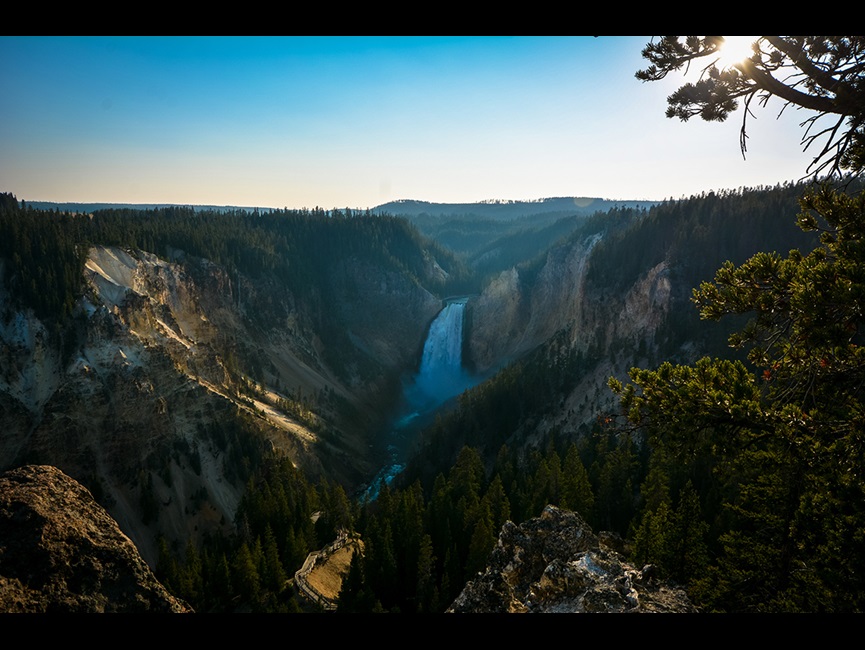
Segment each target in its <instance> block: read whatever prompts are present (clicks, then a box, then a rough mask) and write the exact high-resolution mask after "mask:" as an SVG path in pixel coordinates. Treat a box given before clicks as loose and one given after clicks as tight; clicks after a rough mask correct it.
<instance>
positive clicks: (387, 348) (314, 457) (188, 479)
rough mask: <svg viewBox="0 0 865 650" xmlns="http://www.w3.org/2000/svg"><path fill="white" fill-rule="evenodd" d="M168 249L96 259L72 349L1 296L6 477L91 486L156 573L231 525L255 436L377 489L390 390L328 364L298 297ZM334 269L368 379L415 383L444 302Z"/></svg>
mask: <svg viewBox="0 0 865 650" xmlns="http://www.w3.org/2000/svg"><path fill="white" fill-rule="evenodd" d="M169 253H170V254H171V256H172V258H173V261H169V260H167V259H162V258H159V257H157V256H155V255H152V254H150V253H146V252H142V251H129V250H123V249H119V248H111V247H95V248H93V249H92V250H91V251H90V253H89V256H88V259H87V262H86V267H85V274H86V279H87V290H86V292H85V296H84V297H83V298H82V299H81V300H80V302H79V305H78V308H77V310H78V311H77V316H76V318H75V321H74V323H73V324H72V326H70V327H67V330H66V332H65V334H64V340H63V341H62V343H58V342H57V341H56V340H54V339H52V337H51V336H50V335H49V332H48V331H47V330H46V328H45V326H44V325H43V324H42V323H41V322H39V320H37V319H36V318H34V317H33V315H32V313H29V312H19V311H14V310H12V309H11V308H10V306H9V303H8V298H7V297H6V295H5V293H0V299H2V301H0V307H2V308H0V412H2V414H3V422H4V431H3V433H2V436H0V469H5V468H10V467H14V466H17V465H20V464H22V463H25V462H39V463H47V464H52V465H56V466H57V467H60V468H61V469H62V470H63V471H65V472H67V473H68V474H70V475H71V476H73V477H74V478H76V479H78V480H81V481H82V482H83V483H85V484H86V485H88V486H89V487H91V489H93V490H94V492H95V493H96V494H97V496H98V497H99V499H100V501H101V502H102V503H104V504H106V506H107V507H108V510H109V512H110V513H111V515H112V516H113V517H114V518H115V519H116V520H117V521H118V522H119V523H120V525H121V527H122V528H123V530H124V531H125V532H126V533H127V534H128V535H129V536H130V537H132V539H133V540H134V541H135V542H136V544H137V545H138V546H139V548H140V549H141V551H142V554H143V555H144V557H145V558H146V559H147V560H148V561H149V562H151V563H153V562H154V561H155V559H156V548H155V542H154V539H155V535H156V534H157V533H159V534H162V535H164V536H165V537H166V538H167V539H168V540H169V541H174V542H177V543H178V544H180V545H181V548H182V546H183V545H185V543H186V540H188V539H190V538H197V537H199V536H200V535H202V534H203V533H204V532H206V531H208V530H213V529H214V528H219V527H226V528H227V527H228V526H230V525H231V522H232V521H233V518H234V512H235V510H236V508H237V505H238V502H239V499H240V496H241V494H242V491H243V488H244V486H243V485H242V483H243V481H242V480H240V479H239V477H238V472H237V465H238V464H239V463H240V462H242V457H243V453H244V452H243V449H242V448H243V444H244V443H243V436H244V435H250V433H251V432H255V431H257V432H259V433H260V434H262V435H264V436H266V437H267V439H268V440H269V441H270V445H271V447H272V448H273V449H274V450H275V451H277V452H278V453H282V454H285V455H287V456H288V457H289V458H291V460H292V461H293V462H294V463H295V465H297V466H300V467H302V468H303V469H304V470H306V472H307V473H308V475H310V476H311V477H315V476H316V475H321V474H325V475H327V476H328V477H330V478H331V479H336V480H339V481H341V482H342V483H343V484H344V485H347V486H349V487H350V486H351V485H353V484H358V483H360V482H361V481H362V480H364V479H365V478H366V477H368V476H371V475H372V474H373V473H374V471H375V469H376V467H375V463H374V459H372V458H370V455H369V453H370V452H369V449H370V445H369V439H368V436H369V434H370V431H371V429H372V427H373V425H374V423H375V421H376V417H378V415H379V414H378V413H376V412H375V408H374V407H370V404H376V403H381V400H382V399H385V398H386V396H383V395H382V392H383V391H384V390H385V389H386V388H387V386H386V382H384V381H382V382H381V383H380V384H376V383H375V382H369V383H368V382H364V381H363V380H362V376H363V374H362V373H361V372H360V371H357V372H356V371H355V370H356V369H354V368H352V367H351V366H350V365H348V364H347V365H348V367H344V368H334V367H333V364H332V363H328V362H327V360H326V359H327V355H326V352H327V351H326V349H325V348H326V341H323V340H322V337H321V336H320V335H319V334H320V333H319V331H317V329H316V326H315V314H314V313H310V310H309V306H308V305H304V304H298V301H297V299H296V297H295V296H293V295H291V293H290V292H288V291H287V290H286V289H285V288H283V287H280V286H277V285H276V284H275V283H273V282H272V281H268V280H267V279H258V280H252V279H250V278H246V277H244V276H241V275H237V274H229V273H227V272H226V271H225V270H224V269H222V268H220V267H218V266H216V265H214V264H211V263H209V262H207V261H206V260H199V259H187V258H186V256H184V255H183V253H182V252H180V251H169ZM337 267H338V268H337ZM334 274H342V276H344V277H342V278H339V277H336V275H335V276H334V277H333V278H331V282H332V283H333V284H334V285H335V286H337V288H338V290H337V291H335V295H336V296H337V300H338V301H339V304H338V305H336V309H337V311H338V313H343V314H344V315H345V318H346V320H347V321H351V322H352V323H353V327H352V329H351V330H349V334H350V337H351V340H352V342H353V344H354V345H355V348H356V349H355V350H354V351H353V353H354V356H353V357H352V358H354V359H367V361H366V363H367V365H368V366H369V367H367V368H365V369H364V371H365V373H366V375H367V376H369V375H370V374H372V375H374V376H381V377H385V376H387V375H388V374H394V373H399V372H401V371H402V369H404V368H405V367H406V366H407V365H410V364H411V363H412V361H413V359H414V355H415V354H416V351H417V348H418V347H419V346H420V345H422V339H423V333H424V330H425V327H426V326H427V325H428V322H429V320H431V319H432V317H433V316H434V315H435V312H436V311H437V310H438V306H439V303H438V301H437V300H436V299H435V298H433V297H432V295H431V294H429V293H428V292H426V291H425V290H424V289H423V288H421V287H420V286H419V285H417V284H416V283H412V282H409V281H407V280H405V279H404V278H401V277H390V276H384V275H382V274H381V273H379V274H378V275H377V273H376V269H374V268H369V267H364V266H361V265H357V266H354V267H353V266H352V263H351V261H350V260H349V261H344V262H342V263H341V264H340V265H337V266H336V267H335V269H334ZM0 292H2V287H0ZM383 314H387V317H383ZM352 316H356V318H354V319H352V318H351V317H352ZM377 322H378V323H381V322H385V323H386V325H384V326H380V327H376V323H377ZM239 423H245V424H242V425H241V424H239Z"/></svg>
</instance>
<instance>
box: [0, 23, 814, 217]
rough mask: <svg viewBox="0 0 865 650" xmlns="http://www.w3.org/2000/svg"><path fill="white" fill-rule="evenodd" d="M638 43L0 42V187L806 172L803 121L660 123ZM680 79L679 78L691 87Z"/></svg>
mask: <svg viewBox="0 0 865 650" xmlns="http://www.w3.org/2000/svg"><path fill="white" fill-rule="evenodd" d="M649 40H650V38H649V37H632V36H629V37H600V38H594V37H405V38H403V37H285V38H277V37H219V38H215V37H214V38H211V37H0V78H2V79H3V82H4V85H5V87H6V88H7V89H9V91H8V92H6V93H4V94H3V97H2V98H0V137H2V141H3V143H4V147H3V151H2V153H0V177H2V179H3V182H2V187H0V190H2V191H7V192H12V193H14V194H15V195H16V196H17V197H18V198H19V199H24V200H27V201H31V200H32V201H46V202H56V203H133V204H135V203H137V204H141V203H153V204H181V205H216V206H223V205H225V206H249V207H251V206H258V207H263V208H264V207H267V208H282V207H288V208H304V207H306V208H311V207H315V206H320V207H323V208H332V207H350V208H366V207H374V206H377V205H380V204H383V203H387V202H389V201H396V200H418V201H429V202H435V203H476V202H481V201H488V200H504V201H508V200H512V201H523V200H525V201H535V200H538V199H542V198H553V197H598V198H607V199H613V200H648V201H657V200H663V199H666V198H681V197H686V196H690V195H692V194H699V193H700V192H704V191H709V190H720V189H735V188H738V187H743V186H746V187H756V186H760V185H775V184H777V183H781V182H785V181H794V180H797V179H799V178H801V177H803V176H804V175H805V170H806V167H807V165H808V163H809V162H810V160H811V156H810V155H808V154H807V153H803V152H802V151H801V147H800V145H799V141H800V139H801V135H802V134H801V130H800V128H799V123H800V122H801V121H802V119H804V117H802V115H801V114H799V113H795V114H793V115H788V114H784V115H781V116H780V119H775V118H776V116H777V115H778V112H779V111H780V108H781V104H780V103H778V104H777V105H773V104H772V103H771V102H770V104H769V107H768V108H766V109H759V110H756V111H755V117H754V118H752V119H749V128H748V135H749V139H748V155H747V160H743V159H742V155H741V152H740V151H739V129H740V127H741V119H742V113H741V109H740V110H739V112H737V113H736V114H735V115H734V116H733V117H732V118H731V119H730V120H728V121H727V122H726V123H723V124H719V123H705V122H703V121H702V120H699V119H693V120H691V121H690V122H688V123H681V122H680V121H678V120H670V119H667V118H666V117H665V115H664V111H665V110H666V97H667V95H669V94H670V93H671V92H672V91H673V90H674V89H675V88H677V87H678V86H679V85H681V83H683V77H682V76H681V75H675V76H671V77H670V78H668V79H665V80H664V81H661V82H653V83H648V84H644V83H641V82H640V81H638V80H637V79H635V78H634V73H635V72H636V71H637V70H638V69H640V68H642V67H644V60H643V59H642V58H641V56H640V52H641V50H642V48H643V47H644V46H645V44H646V43H647V42H648V41H649ZM697 76H698V71H697V70H692V71H691V74H690V75H689V76H688V77H686V78H685V79H687V80H696V78H697Z"/></svg>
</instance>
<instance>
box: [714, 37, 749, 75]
mask: <svg viewBox="0 0 865 650" xmlns="http://www.w3.org/2000/svg"><path fill="white" fill-rule="evenodd" d="M758 38H759V37H758V36H725V37H724V43H723V44H722V45H721V49H720V50H719V51H718V64H717V65H718V67H719V68H720V69H722V70H725V69H727V68H732V67H733V66H734V65H736V64H737V63H740V62H741V61H744V60H745V59H747V58H749V57H750V56H751V55H752V54H753V53H754V50H753V48H752V45H753V44H754V42H755V41H756V40H757V39H758Z"/></svg>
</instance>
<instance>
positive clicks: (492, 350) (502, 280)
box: [468, 235, 600, 374]
mask: <svg viewBox="0 0 865 650" xmlns="http://www.w3.org/2000/svg"><path fill="white" fill-rule="evenodd" d="M599 241H600V235H593V236H591V237H588V238H586V239H583V240H580V241H577V242H573V243H570V244H567V245H560V246H554V247H553V248H551V249H550V250H549V251H548V252H547V256H546V261H545V263H544V264H543V266H542V267H541V269H540V271H538V273H537V275H536V276H535V277H534V278H532V279H531V280H524V279H523V278H522V277H521V274H520V271H519V270H518V269H517V268H511V269H510V270H508V271H503V272H502V273H501V274H500V275H499V276H498V277H497V278H495V279H494V280H493V281H492V282H490V283H489V284H488V285H487V287H486V288H485V289H484V291H483V293H482V294H481V295H480V296H479V297H478V298H476V299H475V300H472V301H471V302H470V303H469V318H470V322H471V328H470V338H469V341H468V351H469V357H470V359H471V362H472V363H473V364H474V366H475V367H476V369H477V370H478V372H480V373H482V374H483V373H486V372H488V371H490V370H491V369H493V368H495V367H499V366H501V365H503V364H504V363H506V362H508V361H511V360H513V359H516V358H518V357H520V356H521V355H523V354H525V353H526V352H528V351H529V350H532V349H534V348H535V347H537V346H538V345H540V344H541V343H543V342H544V341H546V340H548V339H549V338H550V337H551V336H553V334H555V333H556V332H557V331H559V330H561V329H563V328H567V327H569V326H572V325H574V324H576V323H581V324H584V325H585V326H588V327H591V322H589V321H590V320H591V319H587V318H586V316H585V314H584V312H585V310H586V304H585V300H586V297H585V272H586V264H587V261H588V259H589V255H590V253H591V251H592V248H594V246H595V245H596V244H597V243H598V242H599Z"/></svg>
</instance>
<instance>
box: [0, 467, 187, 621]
mask: <svg viewBox="0 0 865 650" xmlns="http://www.w3.org/2000/svg"><path fill="white" fill-rule="evenodd" d="M190 611H191V610H190V608H189V606H188V605H186V604H185V603H184V602H182V601H180V600H178V599H177V598H175V597H174V596H172V595H171V594H169V593H168V592H167V591H166V590H165V588H164V587H163V586H162V585H161V584H160V583H159V582H158V581H157V580H156V578H155V577H154V576H153V573H152V572H151V571H150V569H149V568H148V566H147V564H145V562H144V560H142V558H141V556H140V555H139V554H138V551H137V550H136V548H135V546H134V545H133V544H132V542H131V541H130V540H129V538H128V537H126V535H124V534H123V533H122V532H121V531H120V528H119V527H118V526H117V523H116V522H115V521H114V520H113V519H111V517H110V516H109V515H108V513H107V512H105V510H104V509H103V508H102V507H101V506H99V504H97V503H96V501H95V500H94V499H93V497H92V495H91V494H90V492H88V491H87V490H86V489H85V488H84V487H82V486H81V485H80V484H79V483H77V482H76V481H74V480H72V479H71V478H69V477H68V476H66V475H65V474H63V473H62V472H61V471H60V470H58V469H57V468H55V467H50V466H38V465H37V466H34V465H30V466H24V467H20V468H18V469H15V470H12V471H9V472H6V473H5V474H2V475H0V612H6V613H12V612H14V613H34V612H36V613H38V612H46V613H47V612H50V613H56V612H70V613H71V612H130V613H131V612H138V613H143V612H163V613H170V612H172V613H183V612H190Z"/></svg>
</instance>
